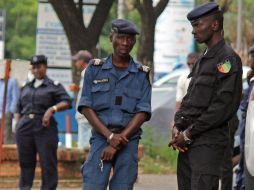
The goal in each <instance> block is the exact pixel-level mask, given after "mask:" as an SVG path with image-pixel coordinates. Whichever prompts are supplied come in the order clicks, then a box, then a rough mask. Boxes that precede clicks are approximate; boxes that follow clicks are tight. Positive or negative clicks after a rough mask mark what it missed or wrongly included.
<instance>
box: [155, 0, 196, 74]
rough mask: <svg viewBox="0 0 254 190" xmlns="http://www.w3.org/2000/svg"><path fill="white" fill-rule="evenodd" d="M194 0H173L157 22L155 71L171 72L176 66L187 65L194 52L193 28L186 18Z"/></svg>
mask: <svg viewBox="0 0 254 190" xmlns="http://www.w3.org/2000/svg"><path fill="white" fill-rule="evenodd" d="M194 2H195V1H194V0H172V1H170V2H169V3H168V5H167V7H166V8H165V10H164V11H163V13H162V14H161V15H160V17H159V18H158V20H157V23H156V28H155V50H154V66H155V71H156V72H160V71H168V72H169V71H170V70H171V69H172V68H173V67H174V66H175V65H176V64H185V63H186V57H187V55H188V54H189V53H190V52H193V51H194V39H193V36H192V33H191V32H192V27H191V24H190V23H189V21H188V20H187V18H186V15H187V14H188V12H190V11H191V10H192V9H193V7H194Z"/></svg>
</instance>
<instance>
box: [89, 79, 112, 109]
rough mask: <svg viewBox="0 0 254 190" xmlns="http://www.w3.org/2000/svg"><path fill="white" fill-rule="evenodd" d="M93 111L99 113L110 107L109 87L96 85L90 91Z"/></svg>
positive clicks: (107, 85)
mask: <svg viewBox="0 0 254 190" xmlns="http://www.w3.org/2000/svg"><path fill="white" fill-rule="evenodd" d="M91 94H92V99H93V105H92V106H93V109H95V110H96V111H100V110H103V109H107V108H109V107H110V85H109V84H96V85H94V86H92V89H91Z"/></svg>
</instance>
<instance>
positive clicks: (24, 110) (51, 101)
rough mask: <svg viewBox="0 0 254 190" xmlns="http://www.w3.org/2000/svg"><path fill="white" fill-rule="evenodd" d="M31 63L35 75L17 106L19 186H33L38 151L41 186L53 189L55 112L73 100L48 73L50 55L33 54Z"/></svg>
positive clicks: (55, 170)
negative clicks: (48, 56)
mask: <svg viewBox="0 0 254 190" xmlns="http://www.w3.org/2000/svg"><path fill="white" fill-rule="evenodd" d="M31 65H32V73H33V75H34V77H35V78H34V80H32V81H30V82H27V83H26V84H25V85H24V86H23V87H22V89H21V94H20V98H19V101H18V106H17V110H18V111H17V118H18V123H17V126H16V138H17V146H18V155H19V163H20V168H21V175H20V184H19V187H20V189H22V190H29V189H31V188H32V185H33V179H34V172H35V167H36V154H37V153H38V154H39V158H40V165H41V169H42V172H41V174H42V186H41V189H43V190H54V189H56V187H57V178H58V177H57V145H58V130H57V123H56V121H55V119H54V117H53V115H54V113H55V112H58V111H62V110H65V109H68V108H70V105H71V100H70V97H69V95H68V94H67V93H66V91H65V89H64V88H63V86H62V85H61V84H59V83H58V82H54V81H52V80H51V79H49V78H48V77H47V75H46V71H47V58H46V57H45V56H44V55H35V56H33V57H32V58H31Z"/></svg>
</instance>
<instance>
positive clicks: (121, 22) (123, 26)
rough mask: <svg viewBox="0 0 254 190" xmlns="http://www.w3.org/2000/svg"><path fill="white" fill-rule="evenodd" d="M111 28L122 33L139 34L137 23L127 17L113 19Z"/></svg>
mask: <svg viewBox="0 0 254 190" xmlns="http://www.w3.org/2000/svg"><path fill="white" fill-rule="evenodd" d="M111 28H112V30H113V31H114V32H117V33H121V34H132V35H136V34H139V32H138V30H137V28H136V26H135V24H133V23H132V22H131V21H129V20H125V19H116V20H113V21H112V24H111Z"/></svg>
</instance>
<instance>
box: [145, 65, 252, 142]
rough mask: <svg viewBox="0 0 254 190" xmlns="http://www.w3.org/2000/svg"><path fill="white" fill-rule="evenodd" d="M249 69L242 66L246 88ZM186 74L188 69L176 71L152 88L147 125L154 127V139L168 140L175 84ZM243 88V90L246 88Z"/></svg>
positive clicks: (172, 115)
mask: <svg viewBox="0 0 254 190" xmlns="http://www.w3.org/2000/svg"><path fill="white" fill-rule="evenodd" d="M248 70H249V67H247V66H243V85H244V86H246V87H247V81H246V77H247V72H248ZM186 72H188V69H186V68H185V69H177V70H175V71H173V72H171V73H169V74H167V75H165V76H164V77H162V78H161V79H159V80H158V81H156V82H155V83H153V88H152V118H151V120H150V121H149V122H148V123H147V124H148V125H150V126H152V127H154V138H155V139H156V140H157V139H161V140H168V139H169V135H170V134H169V133H170V130H169V126H171V125H172V124H173V120H174V114H175V98H176V84H177V80H178V78H179V77H180V76H181V75H182V74H184V73H186ZM246 87H245V88H246ZM235 139H236V140H235V147H238V146H239V144H240V138H239V132H237V133H236V136H235Z"/></svg>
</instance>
